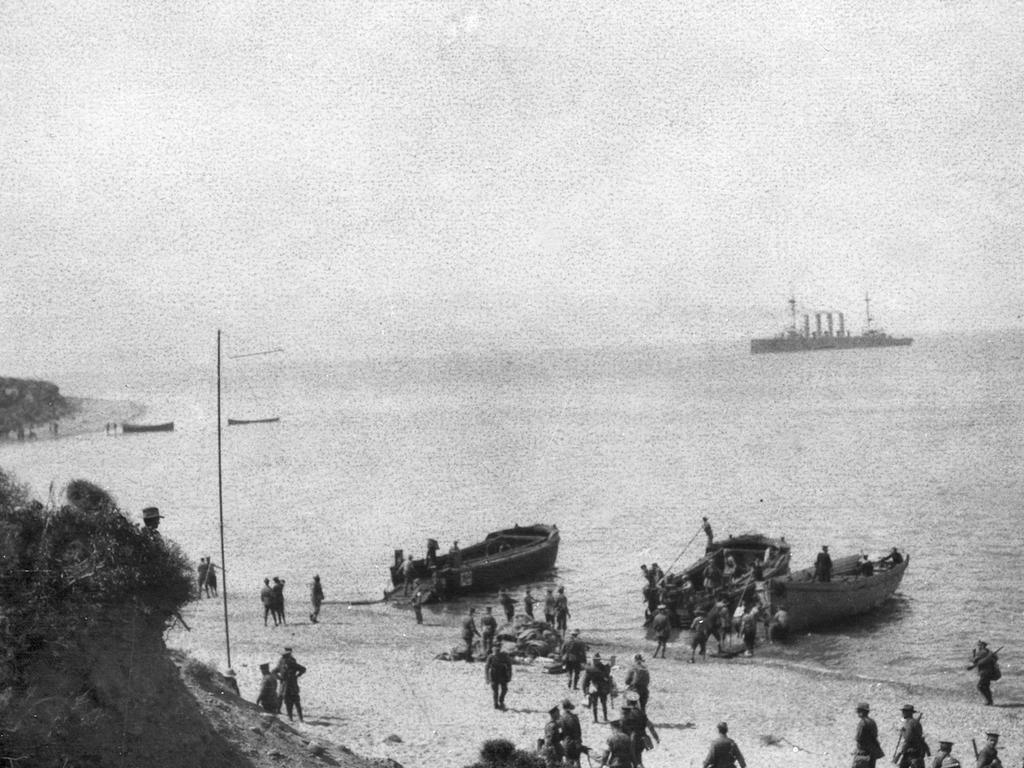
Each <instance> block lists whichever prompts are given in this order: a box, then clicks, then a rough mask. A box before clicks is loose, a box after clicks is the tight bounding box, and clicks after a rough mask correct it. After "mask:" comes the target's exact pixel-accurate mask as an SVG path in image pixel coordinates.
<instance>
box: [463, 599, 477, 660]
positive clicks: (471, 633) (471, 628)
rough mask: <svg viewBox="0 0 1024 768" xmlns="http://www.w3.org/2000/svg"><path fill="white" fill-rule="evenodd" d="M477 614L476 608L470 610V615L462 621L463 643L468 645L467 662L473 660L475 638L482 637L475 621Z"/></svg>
mask: <svg viewBox="0 0 1024 768" xmlns="http://www.w3.org/2000/svg"><path fill="white" fill-rule="evenodd" d="M475 614H476V608H470V609H469V614H468V615H467V616H466V618H464V619H463V620H462V642H464V643H465V644H466V661H472V660H473V638H474V637H478V636H479V635H480V632H479V631H477V628H476V621H474V619H473V616H474V615H475Z"/></svg>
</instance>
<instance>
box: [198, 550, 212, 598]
mask: <svg viewBox="0 0 1024 768" xmlns="http://www.w3.org/2000/svg"><path fill="white" fill-rule="evenodd" d="M196 570H197V571H198V573H199V576H198V578H199V598H200V599H202V598H203V597H204V596H205V597H209V596H210V595H209V593H208V592H207V591H206V558H205V557H200V558H199V566H198V567H197V568H196Z"/></svg>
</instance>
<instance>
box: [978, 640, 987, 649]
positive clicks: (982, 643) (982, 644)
mask: <svg viewBox="0 0 1024 768" xmlns="http://www.w3.org/2000/svg"><path fill="white" fill-rule="evenodd" d="M978 645H980V646H981V647H983V648H988V643H986V642H985V641H984V640H979V641H978Z"/></svg>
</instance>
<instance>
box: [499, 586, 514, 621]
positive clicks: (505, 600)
mask: <svg viewBox="0 0 1024 768" xmlns="http://www.w3.org/2000/svg"><path fill="white" fill-rule="evenodd" d="M498 602H499V603H501V607H502V608H504V609H505V621H507V622H509V623H511V622H512V619H513V618H515V614H516V601H515V600H513V599H512V595H510V594H509V593H508V590H507V589H504V588H502V590H501V591H500V592H498Z"/></svg>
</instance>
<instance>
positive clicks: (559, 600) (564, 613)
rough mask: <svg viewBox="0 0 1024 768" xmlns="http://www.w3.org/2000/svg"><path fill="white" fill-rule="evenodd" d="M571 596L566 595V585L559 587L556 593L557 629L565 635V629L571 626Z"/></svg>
mask: <svg viewBox="0 0 1024 768" xmlns="http://www.w3.org/2000/svg"><path fill="white" fill-rule="evenodd" d="M571 615H572V614H570V613H569V598H568V597H566V596H565V587H559V588H558V594H557V595H555V629H557V630H558V631H559V632H561V633H562V637H565V630H566V629H567V628H568V627H569V617H570V616H571Z"/></svg>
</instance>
